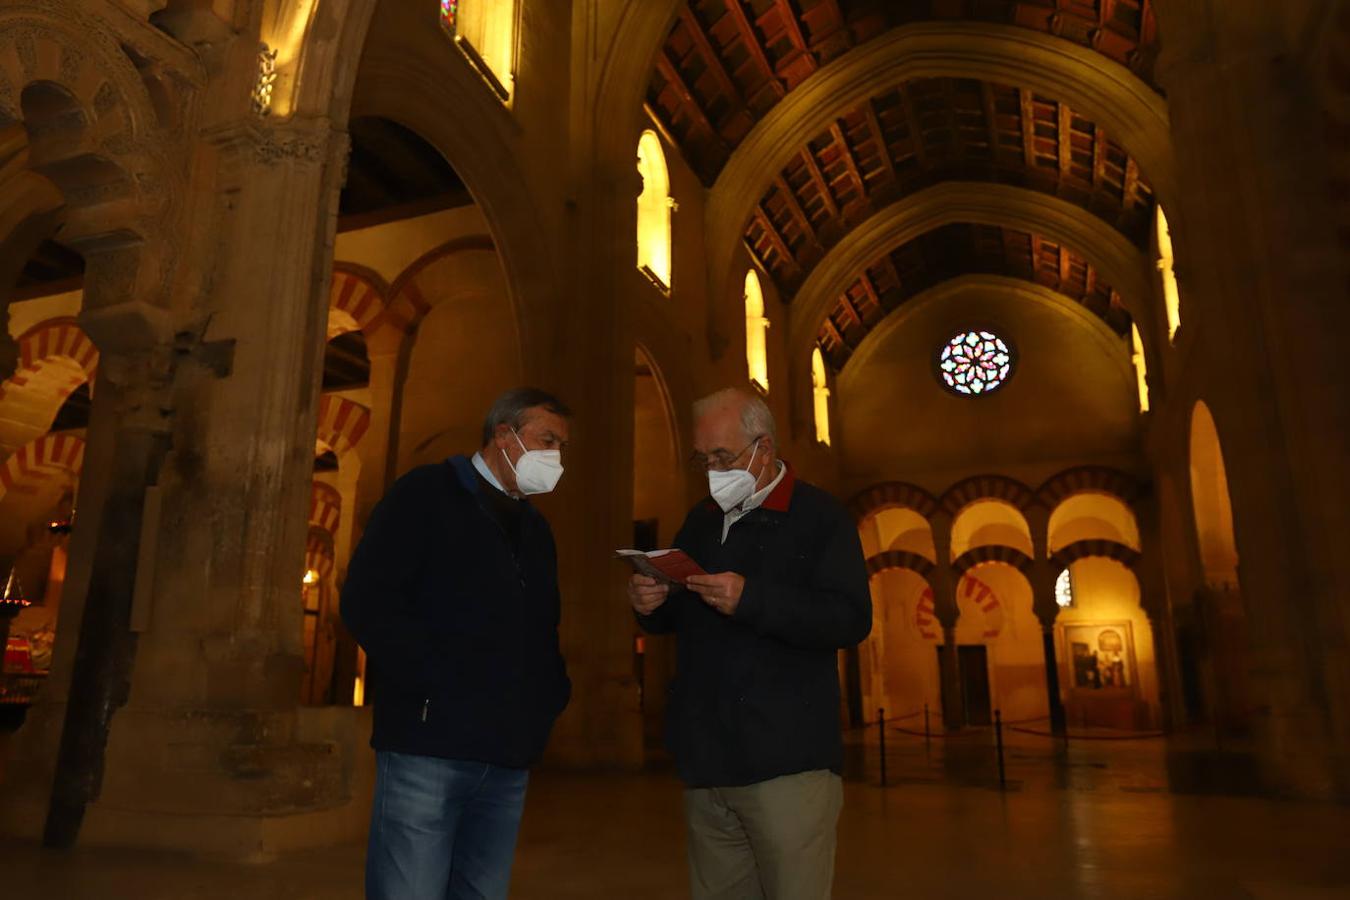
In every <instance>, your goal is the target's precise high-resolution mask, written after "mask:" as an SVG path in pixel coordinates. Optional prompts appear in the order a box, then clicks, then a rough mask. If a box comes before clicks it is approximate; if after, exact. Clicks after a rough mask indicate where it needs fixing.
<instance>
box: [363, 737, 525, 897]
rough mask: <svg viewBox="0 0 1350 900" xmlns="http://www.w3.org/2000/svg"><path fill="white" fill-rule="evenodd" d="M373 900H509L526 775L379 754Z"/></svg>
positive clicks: (370, 868) (371, 855) (369, 871)
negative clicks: (512, 865) (507, 893)
mask: <svg viewBox="0 0 1350 900" xmlns="http://www.w3.org/2000/svg"><path fill="white" fill-rule="evenodd" d="M375 758H376V776H375V806H374V809H373V810H372V811H371V817H370V842H369V845H368V847H367V851H366V897H367V898H369V900H498V898H501V900H505V898H506V891H507V888H508V887H509V886H510V884H511V862H512V860H513V859H514V857H515V853H516V833H517V832H518V831H519V830H520V814H521V811H522V810H523V809H524V808H525V786H526V784H527V783H528V781H529V775H530V773H529V771H528V770H526V769H506V768H502V767H501V766H492V765H488V764H486V763H478V762H465V761H460V760H453V759H439V758H437V757H434V756H413V755H409V754H406V753H390V752H388V751H383V750H382V751H380V752H378V753H376V755H375Z"/></svg>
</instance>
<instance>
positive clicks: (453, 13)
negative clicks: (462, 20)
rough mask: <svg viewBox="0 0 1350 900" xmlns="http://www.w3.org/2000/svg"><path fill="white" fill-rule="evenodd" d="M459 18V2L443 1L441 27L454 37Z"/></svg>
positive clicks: (453, 0)
mask: <svg viewBox="0 0 1350 900" xmlns="http://www.w3.org/2000/svg"><path fill="white" fill-rule="evenodd" d="M458 18H459V0H441V27H442V28H444V29H445V30H446V31H447V32H448V33H450V34H452V35H453V34H454V33H455V25H456V24H457V21H456V20H458Z"/></svg>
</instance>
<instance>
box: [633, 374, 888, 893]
mask: <svg viewBox="0 0 1350 900" xmlns="http://www.w3.org/2000/svg"><path fill="white" fill-rule="evenodd" d="M694 418H695V425H694V448H695V454H694V456H695V462H696V464H697V466H698V468H700V469H701V470H703V471H706V472H707V476H708V487H709V493H710V496H709V497H708V499H706V500H704V501H703V502H701V503H699V504H698V505H697V506H695V507H694V509H693V510H692V511H691V512H690V513H689V515H688V517H687V518H686V519H685V521H684V526H683V527H682V528H681V529H680V532H679V534H678V535H676V537H675V546H676V547H679V548H680V549H681V550H684V551H685V552H686V553H688V554H689V555H690V556H691V557H693V558H694V560H695V561H696V562H698V563H699V565H700V566H702V568H703V569H704V570H705V571H706V572H708V573H709V574H707V575H704V576H694V577H691V578H689V579H688V584H687V589H677V590H674V591H672V590H670V589H669V588H668V587H667V586H666V585H662V584H658V583H656V581H655V580H654V579H651V578H647V577H645V576H643V575H634V576H633V577H632V579H631V580H630V581H629V586H628V596H629V601H630V602H631V603H632V605H633V608H634V610H635V611H636V613H637V617H638V622H639V623H640V625H641V626H642V628H643V629H645V630H647V631H649V632H654V633H674V634H675V635H676V636H677V638H676V640H677V650H676V674H675V686H674V690H673V692H672V696H671V699H670V705H669V709H668V720H667V724H666V742H667V745H668V746H669V747H670V750H671V753H672V754H673V755H674V757H675V764H676V768H677V770H678V771H679V774H680V777H681V779H682V780H683V781H684V782H685V786H686V789H685V793H684V798H685V804H684V805H685V821H686V833H687V837H688V842H687V843H688V855H689V880H690V890H691V893H692V895H693V897H694V900H747V898H768V900H823V898H828V897H829V896H830V891H831V886H832V883H833V880H834V849H835V826H836V823H837V822H838V818H839V811H840V809H841V808H842V806H843V787H842V784H841V781H840V769H841V767H842V765H843V743H842V740H841V737H840V731H839V676H838V663H837V658H838V651H839V650H840V649H842V648H845V647H849V646H852V645H854V644H856V643H858V642H859V641H861V640H862V639H863V638H865V637H867V634H868V632H869V631H870V630H871V628H872V600H871V594H870V592H869V589H868V579H867V567H866V565H865V563H864V560H863V553H862V545H861V542H860V541H859V539H858V530H857V528H856V526H855V525H854V523H853V520H852V519H851V518H850V516H849V515H848V513H847V512H846V511H845V510H844V508H843V507H842V506H841V505H840V504H839V503H838V502H837V501H836V500H835V499H834V498H832V497H831V496H830V495H829V494H827V493H826V492H824V491H822V490H821V489H819V488H817V487H814V486H812V485H810V484H807V483H806V482H804V481H801V480H799V479H798V478H797V477H796V475H795V474H794V473H793V471H792V467H791V466H789V465H788V464H787V463H786V462H784V461H782V460H780V459H779V458H778V444H777V436H776V432H775V427H774V421H773V415H772V414H771V413H770V411H769V408H768V406H767V405H766V404H765V403H764V401H763V400H761V399H760V398H758V397H755V396H752V395H750V394H747V393H745V392H744V391H738V390H726V391H721V392H719V393H716V394H713V395H712V396H710V397H706V398H704V399H703V400H700V401H699V402H698V403H697V404H696V405H695V407H694Z"/></svg>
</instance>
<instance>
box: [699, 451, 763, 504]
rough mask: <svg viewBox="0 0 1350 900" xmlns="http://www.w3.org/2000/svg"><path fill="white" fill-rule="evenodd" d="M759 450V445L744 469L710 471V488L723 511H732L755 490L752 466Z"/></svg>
mask: <svg viewBox="0 0 1350 900" xmlns="http://www.w3.org/2000/svg"><path fill="white" fill-rule="evenodd" d="M758 452H759V447H755V449H754V451H753V452H752V453H751V454H750V461H749V462H748V463H746V464H745V468H744V469H731V470H729V471H726V472H719V471H718V470H716V469H712V470H710V471H709V472H708V490H709V492H710V493H711V494H712V498H713V500H714V501H716V503H717V505H718V506H720V507H722V512H724V513H726V512H731V511H732V510H733V509H735V508H736V507H738V506H740V505H741V504H742V503H744V502H745V501H746V500H748V499H749V498H750V495H751V494H753V493H754V492H755V481H756V479H755V476H754V475H751V474H750V467H751V466H753V465H754V464H755V454H756V453H758Z"/></svg>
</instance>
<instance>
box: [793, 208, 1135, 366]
mask: <svg viewBox="0 0 1350 900" xmlns="http://www.w3.org/2000/svg"><path fill="white" fill-rule="evenodd" d="M976 274H978V275H1002V276H1005V277H1010V278H1019V279H1022V280H1024V281H1029V282H1033V283H1035V284H1040V285H1043V286H1045V287H1048V288H1050V289H1051V290H1054V291H1057V292H1058V293H1060V294H1063V295H1065V296H1067V297H1069V298H1071V299H1072V300H1074V301H1075V302H1077V303H1080V304H1082V305H1083V306H1084V307H1085V308H1086V309H1088V310H1090V311H1091V312H1093V313H1095V314H1096V315H1097V316H1099V317H1100V318H1101V319H1102V320H1103V321H1104V322H1105V323H1106V324H1107V325H1108V326H1110V328H1111V329H1112V330H1113V331H1115V332H1116V333H1117V334H1119V335H1122V336H1125V335H1127V334H1128V333H1129V330H1130V325H1131V320H1130V316H1129V313H1127V312H1126V311H1125V308H1124V306H1123V305H1122V304H1121V300H1120V295H1119V294H1118V293H1117V292H1116V291H1115V290H1114V289H1113V288H1112V287H1111V286H1110V285H1109V284H1106V283H1105V282H1103V281H1102V280H1101V279H1100V278H1098V277H1097V272H1096V269H1094V268H1093V267H1092V265H1090V264H1089V263H1088V262H1087V261H1086V260H1085V259H1084V258H1083V257H1082V256H1080V255H1078V254H1077V253H1075V252H1074V251H1072V250H1070V249H1068V248H1066V247H1064V246H1062V245H1060V244H1057V243H1055V242H1053V241H1050V240H1047V239H1046V238H1043V237H1041V236H1039V235H1035V234H1028V233H1026V232H1023V231H1015V230H1013V229H1009V228H1000V227H997V226H990V225H972V224H965V223H959V224H953V225H944V226H942V227H940V228H935V229H933V230H932V231H929V232H928V233H926V234H923V235H921V236H919V237H917V238H915V239H914V240H912V241H909V242H908V243H905V244H902V245H901V246H899V247H897V248H895V249H894V250H892V251H891V252H889V253H887V254H886V255H884V256H882V257H881V258H880V259H878V260H877V261H876V262H875V263H874V264H872V265H871V266H868V267H867V269H866V270H865V271H863V272H862V273H861V274H860V275H859V276H858V278H857V279H855V280H854V282H853V283H852V284H851V285H849V287H848V289H847V290H845V291H844V293H843V294H841V295H840V297H839V299H838V301H837V302H836V303H835V306H834V308H833V309H832V310H831V311H830V313H829V315H828V316H826V317H825V321H824V322H823V323H822V324H821V326H820V331H819V333H818V334H817V336H816V342H817V343H818V344H819V346H820V350H821V354H822V355H823V356H824V358H825V361H826V364H827V365H829V366H830V367H831V368H832V369H834V371H836V372H837V371H839V370H840V369H842V368H843V367H844V364H845V363H847V362H848V359H849V357H850V356H852V354H853V351H854V350H856V349H857V348H858V345H859V344H861V343H862V342H863V339H864V338H866V337H867V335H868V334H869V333H870V332H871V330H872V329H873V328H875V327H876V326H877V325H879V324H880V323H881V322H882V320H883V319H885V318H886V316H887V315H889V314H890V313H891V312H892V311H894V310H895V309H896V308H897V307H899V306H900V305H901V304H903V303H904V302H905V301H907V300H909V299H910V298H912V297H914V296H916V295H918V294H920V293H922V292H923V291H925V290H927V289H929V288H931V287H935V286H936V285H939V284H941V283H943V282H945V281H949V280H951V279H953V278H957V277H960V276H962V275H976Z"/></svg>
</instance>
